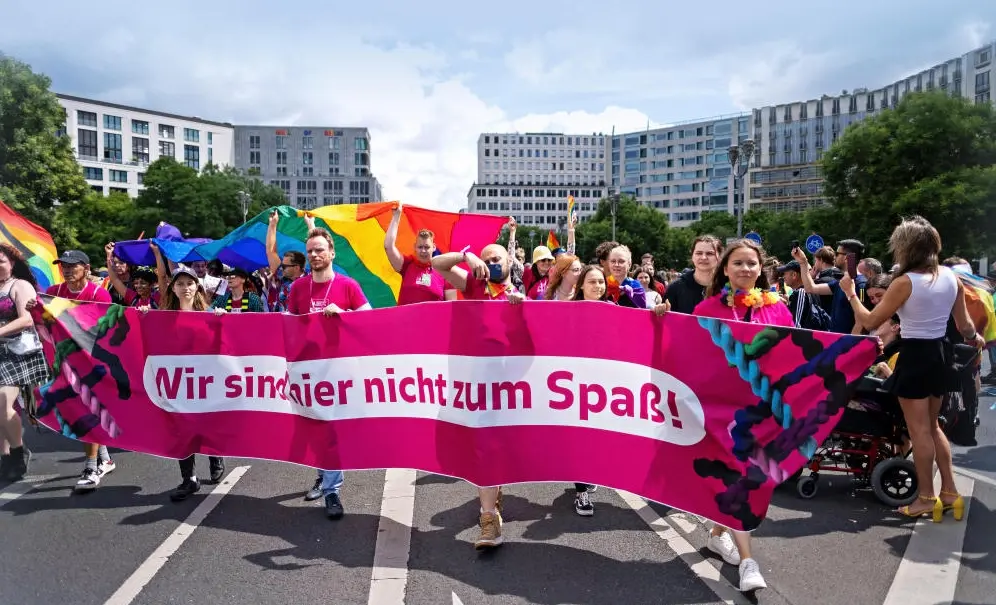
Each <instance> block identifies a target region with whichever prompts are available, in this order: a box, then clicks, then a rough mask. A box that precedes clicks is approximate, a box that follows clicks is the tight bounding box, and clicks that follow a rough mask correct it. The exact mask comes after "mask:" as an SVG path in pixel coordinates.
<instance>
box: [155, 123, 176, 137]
mask: <svg viewBox="0 0 996 605" xmlns="http://www.w3.org/2000/svg"><path fill="white" fill-rule="evenodd" d="M159 138H160V139H173V138H176V131H175V129H174V128H173V127H172V126H169V125H167V124H160V125H159Z"/></svg>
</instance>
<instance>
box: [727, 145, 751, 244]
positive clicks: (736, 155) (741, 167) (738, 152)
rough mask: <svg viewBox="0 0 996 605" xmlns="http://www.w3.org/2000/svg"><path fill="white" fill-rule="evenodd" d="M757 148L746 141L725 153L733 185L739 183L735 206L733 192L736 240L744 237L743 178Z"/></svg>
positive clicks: (744, 200)
mask: <svg viewBox="0 0 996 605" xmlns="http://www.w3.org/2000/svg"><path fill="white" fill-rule="evenodd" d="M756 148H757V144H756V143H755V142H754V141H753V140H752V139H747V140H746V141H744V142H743V143H741V144H740V146H739V147H738V146H737V145H730V149H729V151H728V152H727V153H729V155H730V164H731V165H732V166H733V171H734V177H735V179H736V181H735V182H734V184H735V185H736V184H737V183H739V189H740V204H739V205H737V204H736V201H737V200H736V192H735V191H734V193H733V195H734V199H733V201H734V208H735V209H736V213H737V238H738V239H739V238H741V237H743V236H744V212H746V211H747V190H746V189H745V188H744V176H746V174H747V171H748V170H750V161H751V158H753V157H754V150H755V149H756Z"/></svg>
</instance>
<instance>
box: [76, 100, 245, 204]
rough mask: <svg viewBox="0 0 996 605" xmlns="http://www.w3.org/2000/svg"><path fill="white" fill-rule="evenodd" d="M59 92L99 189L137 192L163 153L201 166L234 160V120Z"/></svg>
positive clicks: (86, 171)
mask: <svg viewBox="0 0 996 605" xmlns="http://www.w3.org/2000/svg"><path fill="white" fill-rule="evenodd" d="M56 96H57V97H58V99H59V103H60V104H61V105H62V107H63V109H64V110H65V112H66V123H65V134H67V135H68V136H69V137H70V139H71V140H72V146H73V151H74V153H75V155H76V161H77V162H79V164H80V166H82V168H83V175H84V177H85V178H86V181H87V183H89V184H90V186H91V187H92V188H93V189H94V191H98V192H100V193H103V194H105V195H106V194H109V193H111V192H114V191H118V192H122V193H127V194H128V195H130V196H132V197H134V196H137V195H138V192H139V191H140V190H141V189H142V188H143V178H144V177H145V171H146V169H147V168H148V166H149V164H150V163H152V162H154V161H155V160H157V159H159V158H160V157H163V156H168V157H172V158H174V159H176V160H177V161H178V162H181V163H183V164H186V165H187V166H190V167H191V168H194V169H196V170H201V169H202V168H203V167H204V166H206V165H208V164H215V165H217V166H226V165H231V164H232V137H233V134H234V127H233V126H232V125H231V124H227V123H224V122H212V121H209V120H203V119H201V118H197V117H190V116H180V115H175V114H171V113H164V112H160V111H155V110H149V109H140V108H138V107H130V106H127V105H119V104H117V103H107V102H104V101H98V100H94V99H84V98H82V97H74V96H70V95H64V94H57V95H56Z"/></svg>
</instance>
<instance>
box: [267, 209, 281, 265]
mask: <svg viewBox="0 0 996 605" xmlns="http://www.w3.org/2000/svg"><path fill="white" fill-rule="evenodd" d="M279 222H280V213H279V212H277V211H276V210H274V211H273V212H271V213H270V224H269V225H268V226H267V227H266V262H267V263H268V264H269V266H270V275H276V274H277V269H279V268H280V263H281V259H280V252H279V251H278V250H277V223H279Z"/></svg>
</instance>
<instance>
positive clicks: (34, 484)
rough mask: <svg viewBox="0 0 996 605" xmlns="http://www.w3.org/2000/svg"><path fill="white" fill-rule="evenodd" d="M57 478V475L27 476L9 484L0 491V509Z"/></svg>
mask: <svg viewBox="0 0 996 605" xmlns="http://www.w3.org/2000/svg"><path fill="white" fill-rule="evenodd" d="M57 477H58V475H34V476H31V475H29V476H27V477H25V478H24V479H21V480H20V481H18V482H17V483H11V484H10V485H8V486H7V487H5V488H3V490H0V508H3V507H4V505H6V504H7V503H9V502H13V501H14V500H17V499H18V498H20V497H21V496H23V495H24V494H26V493H28V492H30V491H31V490H34V489H37V488H38V487H41V485H42V484H44V483H47V482H49V481H51V480H52V479H55V478H57Z"/></svg>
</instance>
